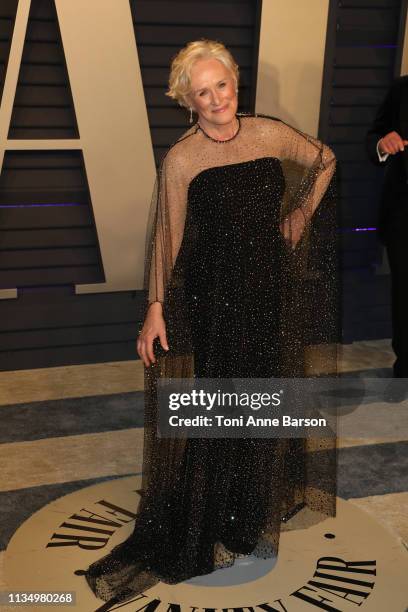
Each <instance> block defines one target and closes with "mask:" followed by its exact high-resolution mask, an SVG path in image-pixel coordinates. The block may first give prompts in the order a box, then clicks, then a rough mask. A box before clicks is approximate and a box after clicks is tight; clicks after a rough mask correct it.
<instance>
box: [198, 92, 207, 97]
mask: <svg viewBox="0 0 408 612" xmlns="http://www.w3.org/2000/svg"><path fill="white" fill-rule="evenodd" d="M205 93H206V92H205V90H204V91H200V93H199V94H198V95H199V96H200V98H202V97H203V96H204V95H205Z"/></svg>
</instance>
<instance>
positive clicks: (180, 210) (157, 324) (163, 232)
mask: <svg viewBox="0 0 408 612" xmlns="http://www.w3.org/2000/svg"><path fill="white" fill-rule="evenodd" d="M175 146H177V145H175ZM186 201H187V185H186V182H185V180H184V177H183V172H182V163H181V160H180V156H179V155H177V154H176V153H175V152H174V151H173V150H170V152H169V153H168V154H167V156H166V157H165V158H164V160H163V162H162V164H161V166H160V169H159V172H158V177H157V181H156V185H155V189H154V193H153V201H152V207H153V209H154V220H153V226H152V228H151V230H150V238H149V242H150V244H149V246H150V248H149V251H148V256H147V261H146V285H147V289H148V309H147V312H146V317H145V321H144V324H143V328H142V331H141V332H140V335H139V338H138V341H137V350H138V353H139V355H140V357H141V358H142V360H143V362H144V364H145V366H146V367H148V366H149V365H151V364H152V363H155V361H156V358H155V355H154V352H153V342H154V340H155V339H156V338H159V340H160V344H161V346H162V348H163V349H164V350H166V351H167V350H169V346H168V342H167V336H166V325H165V320H164V317H163V303H164V296H165V292H166V288H167V286H168V283H169V282H170V278H171V275H172V271H173V268H174V264H175V261H176V259H177V255H178V252H179V249H180V246H181V242H182V238H183V233H184V223H185V215H186Z"/></svg>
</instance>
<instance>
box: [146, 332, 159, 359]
mask: <svg viewBox="0 0 408 612" xmlns="http://www.w3.org/2000/svg"><path fill="white" fill-rule="evenodd" d="M153 340H154V338H153V336H146V343H145V346H146V355H147V359H148V360H149V361H150V363H155V362H156V357H155V356H154V351H153ZM150 363H149V364H148V366H149V365H150Z"/></svg>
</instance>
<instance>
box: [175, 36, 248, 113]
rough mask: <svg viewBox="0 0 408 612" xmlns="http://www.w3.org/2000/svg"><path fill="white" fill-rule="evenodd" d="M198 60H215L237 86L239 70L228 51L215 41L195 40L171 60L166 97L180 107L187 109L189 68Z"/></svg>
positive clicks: (189, 85)
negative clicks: (231, 76)
mask: <svg viewBox="0 0 408 612" xmlns="http://www.w3.org/2000/svg"><path fill="white" fill-rule="evenodd" d="M199 59H217V60H219V61H220V62H222V63H223V64H224V66H225V67H226V68H228V70H230V71H231V72H232V75H233V77H234V79H235V82H236V84H237V86H238V78H239V69H238V65H237V64H236V62H235V60H234V58H233V57H232V55H231V53H230V52H229V51H228V49H227V48H226V47H225V45H223V44H222V43H221V42H218V41H216V40H207V39H206V38H202V39H201V40H195V41H193V42H189V43H188V44H187V45H186V46H185V47H183V48H182V49H181V50H180V51H179V52H178V53H177V55H176V56H175V57H174V58H173V61H172V63H171V69H170V77H169V90H168V91H167V92H166V96H169V97H170V98H173V100H176V101H177V102H178V103H179V104H180V106H185V107H189V106H190V105H189V103H188V101H187V95H188V94H189V93H190V91H191V81H190V75H191V68H192V66H193V64H194V62H196V61H197V60H199Z"/></svg>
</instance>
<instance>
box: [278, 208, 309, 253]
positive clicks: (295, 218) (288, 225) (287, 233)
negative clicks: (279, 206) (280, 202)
mask: <svg viewBox="0 0 408 612" xmlns="http://www.w3.org/2000/svg"><path fill="white" fill-rule="evenodd" d="M305 225H306V219H305V215H304V214H303V212H302V211H301V210H300V209H299V208H297V209H296V210H294V211H292V212H291V213H289V215H287V216H286V217H285V218H284V220H283V221H282V223H281V224H280V226H279V227H280V231H281V234H282V236H283V237H284V239H285V241H286V243H287V244H288V245H289V246H290V247H291V248H292V250H294V249H295V248H296V245H297V243H298V242H299V240H300V239H301V237H302V234H303V231H304V229H305Z"/></svg>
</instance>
